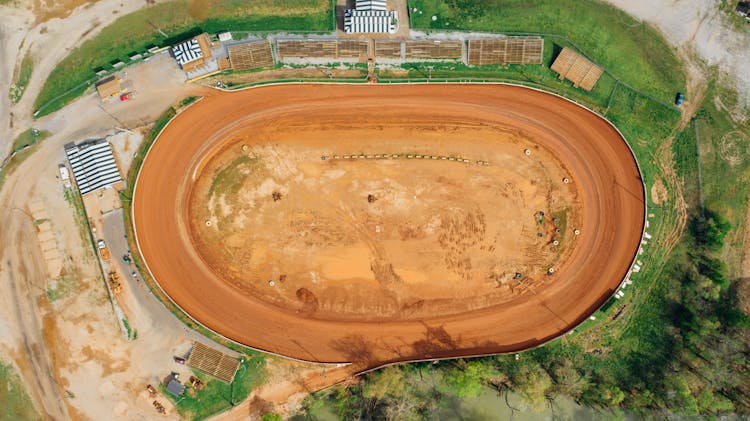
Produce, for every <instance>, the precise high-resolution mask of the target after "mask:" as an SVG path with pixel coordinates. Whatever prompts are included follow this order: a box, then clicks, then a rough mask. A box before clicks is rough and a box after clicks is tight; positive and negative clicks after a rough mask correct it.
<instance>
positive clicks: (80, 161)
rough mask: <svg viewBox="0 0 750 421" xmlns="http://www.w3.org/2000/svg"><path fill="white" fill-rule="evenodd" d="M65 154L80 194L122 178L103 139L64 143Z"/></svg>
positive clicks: (110, 149)
mask: <svg viewBox="0 0 750 421" xmlns="http://www.w3.org/2000/svg"><path fill="white" fill-rule="evenodd" d="M65 154H66V155H67V156H68V162H70V169H71V170H73V178H74V179H75V181H76V184H77V185H78V190H79V191H80V192H81V194H82V195H84V194H86V193H90V192H92V191H94V190H97V189H101V188H105V187H110V186H111V185H112V184H115V183H117V182H119V181H121V180H122V178H121V177H120V170H119V169H118V168H117V162H116V161H115V157H114V155H113V154H112V148H111V147H110V146H109V142H107V141H106V140H105V139H97V140H93V141H86V142H83V143H81V144H79V145H75V144H72V143H71V144H68V145H65Z"/></svg>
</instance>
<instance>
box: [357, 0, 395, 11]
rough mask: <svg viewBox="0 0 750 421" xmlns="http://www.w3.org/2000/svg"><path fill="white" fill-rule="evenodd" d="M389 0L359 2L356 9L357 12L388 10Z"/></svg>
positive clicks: (360, 0)
mask: <svg viewBox="0 0 750 421" xmlns="http://www.w3.org/2000/svg"><path fill="white" fill-rule="evenodd" d="M386 3H387V0H357V3H356V4H355V6H354V8H355V9H357V10H388V9H386Z"/></svg>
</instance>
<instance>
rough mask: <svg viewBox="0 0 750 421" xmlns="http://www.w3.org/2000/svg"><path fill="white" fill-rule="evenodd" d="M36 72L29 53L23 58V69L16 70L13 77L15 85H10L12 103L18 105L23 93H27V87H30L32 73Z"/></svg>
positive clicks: (9, 93)
mask: <svg viewBox="0 0 750 421" xmlns="http://www.w3.org/2000/svg"><path fill="white" fill-rule="evenodd" d="M33 71H34V61H33V60H32V59H31V56H29V54H28V53H26V55H25V56H24V57H23V60H22V61H21V67H19V68H18V69H17V70H16V73H15V74H14V75H13V83H11V85H10V89H9V92H8V96H9V97H10V102H12V103H14V104H16V103H18V101H20V100H21V98H22V97H23V93H24V92H26V87H27V86H28V85H29V80H30V79H31V73H32V72H33Z"/></svg>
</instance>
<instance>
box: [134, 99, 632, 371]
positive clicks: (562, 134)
mask: <svg viewBox="0 0 750 421" xmlns="http://www.w3.org/2000/svg"><path fill="white" fill-rule="evenodd" d="M437 109H440V110H441V113H445V112H446V110H449V111H450V113H451V115H452V116H453V117H455V119H457V120H465V121H470V122H479V123H486V124H492V125H497V126H503V127H509V128H512V129H513V130H516V131H518V132H520V133H523V134H524V136H526V137H527V138H530V139H533V140H534V142H536V143H538V144H539V145H540V146H541V147H543V148H545V150H549V151H551V152H552V153H554V155H555V156H556V157H557V158H558V159H559V161H560V162H562V164H563V165H564V167H565V168H566V169H567V171H569V172H570V174H572V178H573V180H574V182H575V184H576V187H577V188H578V190H579V191H580V198H579V199H580V203H581V211H580V215H582V221H583V222H582V224H581V226H580V235H578V236H577V237H576V239H575V244H574V246H573V249H572V250H571V251H570V252H569V253H567V255H566V256H567V257H566V258H565V259H564V261H560V262H558V263H557V265H556V266H555V273H554V275H553V276H551V277H549V279H545V280H544V282H543V284H542V285H540V286H539V285H537V286H535V287H534V288H533V291H528V292H527V293H524V294H519V295H518V296H517V297H514V298H512V299H509V300H506V301H504V302H502V303H500V304H498V305H492V306H489V307H485V308H481V309H478V310H470V311H465V312H462V313H458V314H451V315H448V316H446V315H441V314H436V315H434V316H426V317H422V318H420V319H418V320H413V319H410V320H398V319H388V320H376V321H371V322H368V321H362V320H351V321H347V320H342V319H340V318H339V319H334V318H330V319H320V318H312V317H307V316H306V315H305V314H304V313H299V312H295V311H291V310H290V309H286V308H282V307H280V306H275V305H272V304H270V303H268V302H265V301H263V300H261V299H258V297H254V296H252V295H251V294H243V293H240V292H239V291H238V290H237V289H236V288H234V287H233V286H232V285H231V283H230V282H227V281H226V280H225V279H223V278H222V277H221V276H219V275H218V274H217V273H216V271H214V270H212V269H211V267H209V265H208V264H207V263H206V262H205V260H204V259H203V258H202V257H201V253H200V252H199V251H198V250H196V247H195V245H194V242H193V241H191V233H190V232H189V230H190V224H189V222H188V221H189V212H188V208H189V206H188V203H189V192H190V191H191V185H192V184H193V183H194V182H195V178H196V177H197V174H199V173H200V171H201V169H202V167H203V166H205V165H206V163H205V161H206V160H207V159H208V157H210V156H212V155H215V154H216V150H217V149H220V147H221V146H222V145H224V144H226V143H227V142H230V138H232V137H233V136H235V134H236V131H237V130H240V129H242V130H245V131H247V130H248V128H252V125H259V126H258V127H263V125H267V124H274V122H277V121H280V118H281V117H282V116H290V115H296V116H298V117H297V118H299V116H303V117H304V119H308V120H309V121H311V122H314V121H316V119H324V117H325V116H327V115H330V114H332V113H333V114H336V115H338V116H339V117H341V116H345V117H346V116H348V118H350V119H351V120H352V121H357V122H362V121H372V123H373V124H374V125H376V124H378V122H381V123H382V122H385V123H387V122H388V119H389V118H396V116H400V118H401V119H403V116H411V115H414V116H415V118H419V119H420V121H424V120H425V119H429V116H430V115H431V110H437ZM435 116H436V117H435V121H436V123H437V121H438V119H439V118H440V117H439V114H437V113H436V114H435ZM358 141H359V142H361V143H362V144H363V145H366V144H367V142H368V139H367V138H361V139H358ZM519 156H520V157H523V150H521V151H519ZM519 159H522V158H519ZM415 198H416V197H415ZM644 212H645V209H644V192H643V184H642V181H641V178H640V174H639V170H638V167H637V163H636V161H635V159H634V157H633V155H632V153H631V151H630V149H629V148H628V146H627V144H626V143H625V140H624V139H622V137H621V136H620V135H619V133H618V132H617V130H615V129H614V128H613V127H612V126H611V125H610V124H609V123H608V122H606V121H605V120H603V119H602V118H600V117H599V116H597V115H595V114H593V113H591V112H590V111H588V110H586V109H584V108H582V107H580V106H578V105H576V104H573V103H571V102H569V101H567V100H564V99H562V98H559V97H556V96H553V95H549V94H546V93H543V92H539V91H535V90H531V89H526V88H522V87H515V86H507V85H482V86H478V85H397V86H384V85H375V86H359V85H358V86H343V85H307V84H306V85H283V86H269V87H263V88H255V89H249V90H245V91H241V92H235V93H218V92H217V93H215V94H211V95H209V96H207V97H205V98H204V99H203V100H202V101H201V102H199V103H198V104H195V105H193V106H192V107H191V108H189V109H188V110H186V111H185V112H184V113H182V114H181V115H179V116H178V117H177V118H175V119H174V120H173V121H172V122H171V123H170V125H169V126H168V127H167V129H166V130H165V131H164V132H163V133H162V134H161V136H160V137H159V139H158V140H157V141H156V142H155V144H154V145H153V146H152V148H151V150H150V151H149V154H148V156H147V158H146V160H145V162H144V164H143V167H142V169H141V172H140V175H139V178H138V181H137V185H136V191H135V194H134V199H133V215H134V224H135V227H136V231H137V240H138V244H139V247H140V251H141V254H142V255H143V257H144V259H145V261H146V263H147V265H148V268H149V270H150V272H151V274H152V275H153V277H154V279H155V280H156V281H157V282H158V284H159V285H160V287H161V288H162V289H163V290H164V291H165V292H166V294H167V295H169V297H170V298H171V299H172V300H173V301H174V302H175V303H176V304H177V305H178V306H179V307H180V308H182V309H183V310H184V311H185V312H187V313H188V314H189V315H190V316H192V317H193V318H194V319H195V320H197V321H199V322H200V323H202V324H203V325H205V326H206V327H208V328H210V329H212V330H213V331H215V332H218V333H219V334H221V335H223V336H225V337H227V338H230V339H232V340H234V341H237V342H239V343H242V344H245V345H248V346H251V347H254V348H257V349H261V350H265V351H269V352H274V353H277V354H281V355H285V356H289V357H293V358H297V359H301V360H308V361H317V362H352V363H355V364H356V366H357V367H358V368H359V369H360V370H365V369H368V368H373V367H377V366H380V365H383V364H387V363H390V362H398V361H409V360H418V359H433V358H448V357H461V356H472V355H484V354H494V353H508V352H515V351H520V350H524V349H528V348H532V347H535V346H539V345H541V344H543V343H545V342H547V341H549V340H551V339H554V338H556V337H558V336H560V335H562V334H564V333H565V332H567V331H569V330H571V329H572V328H574V327H575V326H576V325H578V324H579V323H581V322H582V321H583V320H585V319H586V318H587V317H588V316H590V315H591V314H592V313H593V312H594V311H595V310H596V309H597V308H599V307H600V306H601V305H602V304H603V303H604V302H605V301H606V300H607V299H608V298H609V297H610V296H611V295H612V294H613V292H614V290H615V289H616V288H617V287H618V285H619V284H620V282H621V281H622V279H623V277H624V276H625V275H626V273H627V271H628V269H629V267H630V265H631V263H632V261H633V258H634V256H635V254H636V252H637V250H638V247H639V244H640V240H641V233H642V228H643V222H644V216H645V215H644ZM497 217H502V215H498V216H497ZM436 282H437V280H436Z"/></svg>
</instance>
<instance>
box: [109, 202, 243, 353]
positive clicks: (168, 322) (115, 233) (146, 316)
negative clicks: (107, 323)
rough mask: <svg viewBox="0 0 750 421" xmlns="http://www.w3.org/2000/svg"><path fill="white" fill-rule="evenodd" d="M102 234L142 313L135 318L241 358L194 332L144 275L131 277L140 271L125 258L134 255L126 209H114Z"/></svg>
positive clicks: (137, 309)
mask: <svg viewBox="0 0 750 421" xmlns="http://www.w3.org/2000/svg"><path fill="white" fill-rule="evenodd" d="M102 231H103V232H102V233H101V234H102V235H101V236H102V238H103V239H104V241H106V242H107V245H108V246H109V249H110V252H111V253H112V259H111V260H110V264H111V263H115V262H116V263H115V264H116V265H117V267H118V268H119V270H120V273H121V274H122V275H123V278H124V279H125V281H126V282H127V283H128V286H129V288H128V292H126V293H130V294H132V298H133V299H134V300H135V303H136V306H135V308H133V309H132V310H133V311H137V312H139V314H134V315H131V316H132V317H134V318H135V319H136V320H141V321H142V322H145V323H150V324H151V325H152V326H158V328H159V329H165V330H170V331H179V330H183V331H185V333H186V334H187V335H188V337H189V338H190V340H193V341H200V342H202V343H204V344H207V345H209V346H211V347H214V348H218V349H221V350H222V351H224V352H226V353H228V354H230V355H238V353H237V352H235V351H232V350H231V349H229V348H226V347H224V346H222V345H220V344H217V343H216V342H214V341H213V340H211V339H209V338H207V337H206V336H204V335H201V334H200V333H198V332H196V331H194V330H192V329H188V328H187V327H186V326H185V325H184V324H183V323H182V322H181V321H180V320H179V319H178V318H177V317H176V316H175V315H174V314H172V313H171V312H170V311H169V310H168V309H167V308H166V307H165V306H164V305H163V304H162V303H161V302H160V301H159V300H158V299H157V298H156V297H155V296H154V295H153V294H152V293H151V290H150V289H149V288H148V286H147V285H146V284H145V283H144V282H143V281H142V280H141V277H140V275H138V276H136V277H133V276H131V274H132V273H133V272H135V271H136V268H135V266H134V265H133V264H130V263H126V262H125V261H124V260H123V258H122V257H123V256H124V255H126V254H128V253H129V252H130V249H129V247H128V240H127V237H126V236H125V223H124V220H123V211H122V209H117V210H114V211H112V212H109V213H107V214H106V215H105V216H104V221H103V224H102Z"/></svg>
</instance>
